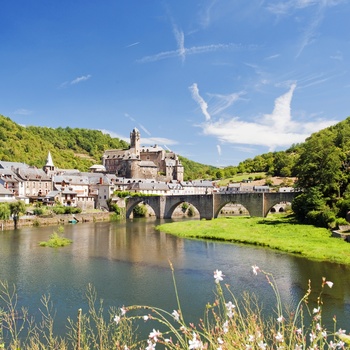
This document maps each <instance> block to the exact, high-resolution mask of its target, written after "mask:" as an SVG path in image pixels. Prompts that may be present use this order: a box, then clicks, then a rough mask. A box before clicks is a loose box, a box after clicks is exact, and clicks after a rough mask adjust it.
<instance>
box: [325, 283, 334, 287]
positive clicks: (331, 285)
mask: <svg viewBox="0 0 350 350" xmlns="http://www.w3.org/2000/svg"><path fill="white" fill-rule="evenodd" d="M326 284H327V286H328V287H329V288H332V287H333V284H334V283H333V282H331V281H326Z"/></svg>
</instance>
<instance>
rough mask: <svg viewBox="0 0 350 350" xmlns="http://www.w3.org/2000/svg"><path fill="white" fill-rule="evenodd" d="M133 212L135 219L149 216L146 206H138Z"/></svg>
mask: <svg viewBox="0 0 350 350" xmlns="http://www.w3.org/2000/svg"><path fill="white" fill-rule="evenodd" d="M132 212H133V215H134V217H135V218H144V217H145V216H146V215H147V206H146V205H144V204H139V205H136V206H135V207H134V209H133V211H132Z"/></svg>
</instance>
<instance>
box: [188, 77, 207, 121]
mask: <svg viewBox="0 0 350 350" xmlns="http://www.w3.org/2000/svg"><path fill="white" fill-rule="evenodd" d="M189 89H190V91H191V94H192V98H193V99H194V100H195V101H196V102H197V104H198V106H199V108H200V109H201V111H202V113H203V114H204V117H205V120H207V121H208V120H210V119H211V116H210V114H209V113H208V104H207V103H206V102H205V101H204V99H203V98H202V96H201V95H200V94H199V90H198V86H197V84H196V83H194V84H192V85H191V86H190V87H189Z"/></svg>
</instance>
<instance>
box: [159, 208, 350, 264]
mask: <svg viewBox="0 0 350 350" xmlns="http://www.w3.org/2000/svg"><path fill="white" fill-rule="evenodd" d="M157 230H159V231H162V232H165V233H169V234H173V235H176V236H178V237H184V238H196V239H211V240H219V241H225V242H234V243H243V244H252V245H257V246H262V247H267V248H271V249H276V250H279V251H283V252H286V253H290V254H297V255H300V256H303V257H305V258H308V259H311V260H316V261H329V262H333V263H339V264H345V265H350V246H349V243H347V242H345V241H343V240H342V239H339V238H334V237H331V234H330V231H329V230H327V229H325V228H318V227H314V226H311V225H302V224H298V223H296V222H295V221H294V220H293V219H292V218H291V217H288V216H285V215H278V214H274V215H270V216H268V217H267V218H265V219H262V218H257V217H255V218H254V217H241V216H240V217H229V218H218V219H214V220H210V221H206V220H200V221H198V220H193V221H181V222H173V223H167V224H163V225H159V226H157Z"/></svg>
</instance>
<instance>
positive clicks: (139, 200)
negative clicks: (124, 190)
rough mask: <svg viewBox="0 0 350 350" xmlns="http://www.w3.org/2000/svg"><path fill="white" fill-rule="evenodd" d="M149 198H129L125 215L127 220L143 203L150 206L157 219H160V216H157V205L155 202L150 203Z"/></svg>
mask: <svg viewBox="0 0 350 350" xmlns="http://www.w3.org/2000/svg"><path fill="white" fill-rule="evenodd" d="M148 198H149V197H132V198H127V199H126V213H125V216H126V218H127V219H129V218H130V216H131V214H132V213H133V210H134V208H135V207H136V206H137V205H139V204H141V203H144V204H146V205H148V206H150V207H151V208H152V209H153V211H154V214H155V215H156V217H157V218H160V216H159V215H157V209H158V207H157V205H156V203H155V201H149V200H148Z"/></svg>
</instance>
